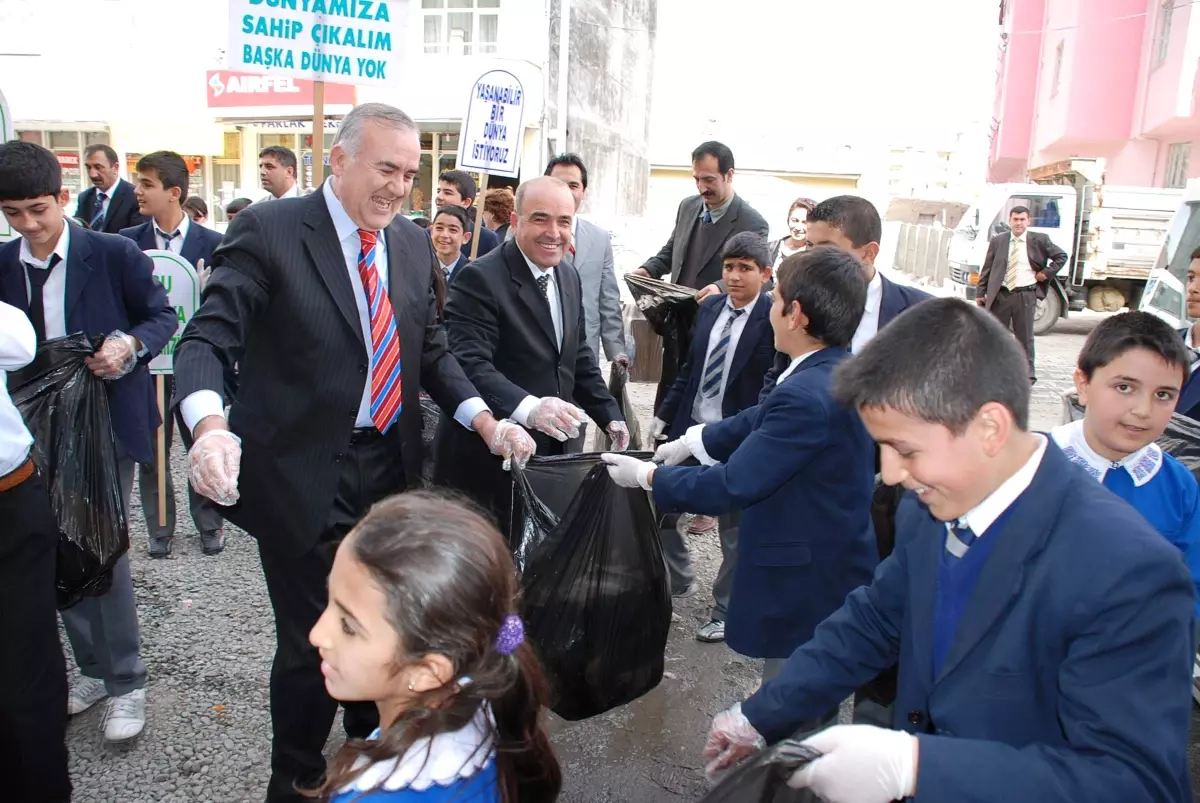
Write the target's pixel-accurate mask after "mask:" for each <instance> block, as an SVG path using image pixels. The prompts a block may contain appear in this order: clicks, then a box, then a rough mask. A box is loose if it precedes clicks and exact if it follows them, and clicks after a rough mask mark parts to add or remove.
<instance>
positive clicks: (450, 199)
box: [433, 170, 500, 259]
mask: <svg viewBox="0 0 1200 803" xmlns="http://www.w3.org/2000/svg"><path fill="white" fill-rule="evenodd" d="M478 194H479V188H478V186H476V184H475V179H473V178H471V175H470V174H469V173H465V172H463V171H462V170H447V171H446V172H444V173H442V174H441V175H440V176H438V190H437V195H436V196H434V199H433V203H434V206H436V207H437V208H438V209H441V208H442V207H443V206H457V207H459V208H460V209H464V210H466V212H467V217H469V218H470V219H471V231H475V215H476V213H477V211H478V210H476V208H475V196H476V195H478ZM498 245H500V238H499V237H498V236H497V235H496V232H494V231H492V230H491V229H489V228H488V227H487V226H480V228H479V248H478V249H476V252H475V258H476V259H479V257H481V256H483V255H484V254H488V253H491V251H492V249H494V248H496V247H497V246H498ZM462 255H463V256H465V257H467V258H468V259H470V258H471V244H470V242H465V243H463V246H462Z"/></svg>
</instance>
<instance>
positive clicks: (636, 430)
mask: <svg viewBox="0 0 1200 803" xmlns="http://www.w3.org/2000/svg"><path fill="white" fill-rule="evenodd" d="M628 384H629V367H628V366H623V365H621V364H620V363H617V362H614V363H613V364H612V366H611V367H610V368H609V369H608V392H609V393H610V394H612V397H613V398H614V399H616V401H617V407H618V408H619V409H620V411H621V417H622V418H623V419H625V426H626V427H627V428H628V430H629V445H628V446H626V447H625V449H620V448H618V447H616V446H614V445H613V438H612V435H610V434H609V433H607V432H597V433H596V451H598V452H612V451H617V452H623V451H626V450H628V449H633V450H634V451H638V450H641V449H644V448H645V443H644V441H643V440H642V425H641V424H640V423H638V417H637V410H635V409H634V407H633V403H632V402H631V401H630V400H629V390H628V388H626V385H628Z"/></svg>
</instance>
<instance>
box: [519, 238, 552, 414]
mask: <svg viewBox="0 0 1200 803" xmlns="http://www.w3.org/2000/svg"><path fill="white" fill-rule="evenodd" d="M517 250H518V251H520V246H517ZM521 256H522V257H524V258H525V264H526V265H528V266H529V272H530V273H531V274H532V275H533V278H534V280H535V281H536V280H537V278H538V277H539V276H549V277H550V281H549V282H547V283H546V300H547V301H548V302H550V319H551V320H552V321H554V337H555V339H556V340H557V341H558V348H559V350H560V351H561V350H562V341H563V319H562V304H561V303H559V300H558V279H557V277H556V276H555V275H554V268H550V269H548V270H547V269H544V268H539V267H538V266H537V265H535V264H533V261H532V260H531V259H530V258H529V257H527V256H525V252H524V251H521ZM534 290H537V285H536V284H535V285H534ZM538 292H541V291H540V290H539V291H538ZM540 402H541V399H539V398H538V397H537V396H526V397H525V398H524V399H522V400H521V403H520V404H518V405H517V409H515V410H513V414H512V420H513V421H516V422H517V423H518V424H520V425H521V426H523V427H526V428H529V416H530V415H531V414H532V413H533V411H534V410H535V409H537V406H538V404H539V403H540Z"/></svg>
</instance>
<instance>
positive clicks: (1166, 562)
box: [705, 298, 1195, 803]
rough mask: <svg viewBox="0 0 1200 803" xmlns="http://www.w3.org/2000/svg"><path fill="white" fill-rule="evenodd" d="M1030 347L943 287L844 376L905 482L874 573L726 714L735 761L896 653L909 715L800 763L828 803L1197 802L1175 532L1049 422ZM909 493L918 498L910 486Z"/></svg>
mask: <svg viewBox="0 0 1200 803" xmlns="http://www.w3.org/2000/svg"><path fill="white" fill-rule="evenodd" d="M1027 373H1028V365H1027V363H1026V361H1025V356H1024V354H1023V353H1022V351H1021V348H1020V347H1019V346H1018V345H1017V342H1016V340H1015V339H1014V338H1013V337H1012V335H1011V334H1009V333H1008V331H1007V330H1005V329H1004V328H1003V327H1002V326H1001V325H1000V324H999V322H997V321H996V320H995V319H994V318H993V317H991V316H990V315H988V314H987V313H986V312H984V311H983V310H981V309H978V308H976V307H974V306H973V305H970V304H966V303H965V302H962V301H959V300H957V299H949V298H944V299H935V300H932V301H926V302H925V303H923V304H920V305H918V306H917V307H914V308H913V309H911V310H909V311H908V312H907V313H905V314H904V315H902V316H900V317H898V318H897V319H896V320H895V321H893V322H892V323H891V324H890V325H889V326H888V327H887V329H886V330H885V331H884V332H882V333H880V335H879V336H878V337H876V338H875V339H874V340H872V341H871V342H870V343H869V344H868V345H867V347H866V348H865V349H863V351H862V352H861V353H859V354H858V355H856V356H855V357H854V358H852V359H851V360H848V361H847V362H846V363H844V364H843V365H842V367H841V368H840V369H839V371H838V374H837V377H836V379H835V384H834V394H835V396H836V397H837V398H838V400H839V401H841V402H842V403H844V404H847V405H850V406H852V407H855V408H856V409H858V411H859V412H860V414H861V415H862V419H863V423H864V424H865V425H866V427H867V430H868V431H869V432H870V433H871V436H872V437H873V438H874V439H875V441H876V442H877V443H878V444H879V446H880V450H881V463H882V473H883V479H884V481H885V482H887V483H888V484H890V485H903V486H904V487H905V488H906V489H907V490H908V492H909V496H908V497H907V498H906V503H904V504H902V505H901V506H900V507H901V510H900V512H899V513H898V514H897V518H896V549H895V551H894V552H893V553H892V554H891V555H890V556H889V557H888V558H887V559H886V560H884V561H883V562H882V563H881V564H879V567H878V569H877V570H876V571H875V577H874V579H873V580H872V582H871V584H870V585H868V586H865V587H862V588H859V589H856V590H854V591H853V592H851V593H850V594H849V596H848V597H847V598H846V601H845V604H844V605H843V606H842V607H841V609H839V610H838V611H836V612H834V613H833V614H832V615H831V616H830V617H829V618H828V619H826V620H825V621H824V622H823V623H821V625H820V626H819V627H818V628H817V630H816V632H815V633H814V635H813V637H812V639H811V640H810V641H808V642H807V643H805V644H803V645H801V646H800V647H799V648H798V649H797V650H796V651H795V652H794V653H792V655H791V657H790V658H789V659H788V661H787V664H786V665H785V666H784V668H783V671H782V672H781V673H780V675H779V676H778V677H777V678H775V679H774V680H772V681H770V682H768V683H766V684H765V685H764V686H763V687H762V688H761V689H759V690H758V692H756V693H755V694H754V695H752V696H751V697H750V698H749V699H748V700H746V702H745V703H744V704H741V705H736V706H734V707H733V708H732V709H730V710H728V711H725V712H722V713H720V714H718V715H717V716H716V718H715V719H714V720H713V725H712V730H711V732H710V734H709V740H708V745H707V746H706V749H705V752H706V756H707V757H708V758H710V759H711V760H712V765H711V766H710V769H711V770H713V771H715V770H718V769H721V768H723V767H727V766H729V765H730V764H732V763H733V762H734V761H736V760H738V759H739V758H740V757H742V756H745V755H748V754H749V753H750V752H752V751H753V750H754V749H756V748H757V747H758V746H760V745H761V744H763V743H764V742H767V741H777V740H780V739H784V738H786V737H788V736H790V735H791V734H792V733H793V732H794V731H795V730H796V727H797V725H798V724H799V723H801V722H803V721H804V720H807V719H811V718H812V717H814V716H817V715H819V714H820V713H821V712H823V711H826V710H828V708H829V706H831V705H833V704H835V703H836V702H837V701H839V700H842V699H844V698H845V697H846V695H848V694H849V693H851V692H852V691H854V690H855V689H856V688H858V687H859V686H860V685H861V684H862V683H864V682H865V681H867V680H869V679H870V678H872V677H874V676H875V675H876V674H877V673H878V672H879V671H880V670H881V669H883V668H884V667H886V666H889V665H891V664H892V663H894V662H898V663H899V678H898V683H897V692H896V704H895V709H894V710H895V714H894V718H893V723H892V724H893V727H894V728H895V730H888V729H884V728H878V727H874V726H870V725H844V726H836V727H833V728H829V729H828V730H825V731H822V732H820V733H818V734H816V735H814V736H812V737H810V738H809V739H808V740H806V741H807V743H808V744H809V745H810V746H811V747H813V748H814V749H816V751H817V752H818V753H820V754H821V757H820V758H818V759H817V760H816V761H813V762H812V763H811V764H809V765H808V766H807V767H805V768H804V769H802V770H800V771H798V772H797V773H796V774H795V775H794V776H793V777H792V778H791V779H790V783H791V784H792V785H794V786H797V787H804V788H808V789H811V790H812V791H813V792H814V793H815V794H817V795H818V796H819V797H821V798H822V799H823V800H825V801H828V803H890V801H892V800H897V799H905V798H912V799H913V800H914V801H919V803H959V802H960V801H964V800H970V801H974V803H993V801H994V803H1008V801H1013V800H1022V801H1026V800H1028V801H1038V803H1077V802H1078V801H1084V800H1086V801H1088V803H1129V801H1133V800H1137V801H1143V800H1146V801H1149V800H1153V801H1156V803H1161V802H1163V801H1165V802H1166V803H1185V801H1191V800H1192V795H1191V784H1190V778H1189V775H1188V760H1187V758H1188V757H1187V736H1188V726H1189V721H1190V718H1191V701H1190V699H1189V698H1188V692H1189V690H1190V688H1191V660H1190V659H1191V656H1190V651H1191V642H1192V633H1191V623H1192V609H1193V606H1194V605H1195V589H1194V587H1193V584H1192V578H1191V576H1190V575H1189V574H1188V571H1187V567H1186V566H1185V565H1184V563H1183V561H1182V560H1180V559H1179V553H1178V551H1177V550H1176V549H1175V548H1174V547H1173V546H1171V545H1170V544H1169V543H1167V541H1166V540H1165V539H1163V538H1162V536H1160V535H1159V534H1158V533H1156V532H1155V531H1154V529H1153V528H1152V527H1151V526H1150V525H1149V524H1148V523H1147V522H1146V520H1145V519H1144V518H1142V516H1141V515H1140V514H1138V513H1137V511H1135V510H1134V509H1133V508H1131V507H1130V506H1129V505H1127V504H1126V503H1125V502H1123V501H1121V500H1120V499H1118V498H1117V497H1116V496H1114V495H1113V494H1111V493H1109V492H1108V491H1107V490H1105V489H1104V488H1102V487H1100V484H1099V483H1097V482H1096V481H1095V480H1094V479H1092V477H1091V476H1089V475H1088V473H1087V472H1086V471H1084V469H1083V468H1081V467H1080V466H1078V465H1076V464H1074V463H1072V462H1071V461H1070V460H1069V459H1067V457H1066V456H1065V455H1064V454H1063V453H1062V452H1061V451H1060V450H1059V448H1058V447H1057V446H1056V445H1054V443H1053V442H1051V441H1050V439H1048V438H1047V437H1045V436H1042V435H1039V434H1036V433H1033V432H1029V431H1028V421H1029V383H1028V379H1027ZM913 497H915V498H916V501H919V503H920V504H913V503H912V500H913Z"/></svg>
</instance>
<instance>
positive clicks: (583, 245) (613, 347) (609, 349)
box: [566, 219, 629, 360]
mask: <svg viewBox="0 0 1200 803" xmlns="http://www.w3.org/2000/svg"><path fill="white" fill-rule="evenodd" d="M575 225H576V231H575V253H574V255H568V256H567V260H566V261H568V262H570V263H571V264H572V265H573V266H574V267H575V271H576V272H577V273H578V274H579V281H580V284H581V285H582V288H583V318H584V328H585V330H586V333H587V334H586V336H587V342H588V345H589V346H591V347H592V352H593V353H595V354H596V356H597V357H599V355H600V344H601V341H603V344H604V356H605V357H607V358H608V359H609V360H612V359H614V358H615V357H616V356H617V355H618V354H628V353H629V347H628V345H627V344H626V343H625V325H624V323H623V322H622V320H621V290H620V288H619V287H618V286H617V274H616V271H615V270H614V268H613V252H612V235H611V234H609V233H608V231H607V230H606V229H602V228H600V227H599V226H597V225H596V224H595V223H589V222H588V221H586V220H583V219H579V220H578V221H577V222H576V224H575Z"/></svg>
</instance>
